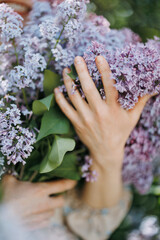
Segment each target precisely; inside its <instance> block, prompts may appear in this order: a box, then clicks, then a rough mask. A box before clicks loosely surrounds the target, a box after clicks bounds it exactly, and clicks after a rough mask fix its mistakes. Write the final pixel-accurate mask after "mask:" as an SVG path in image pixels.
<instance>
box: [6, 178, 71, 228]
mask: <svg viewBox="0 0 160 240" xmlns="http://www.w3.org/2000/svg"><path fill="white" fill-rule="evenodd" d="M75 184H76V182H75V181H72V180H59V181H52V182H44V183H30V182H20V181H18V180H17V179H16V178H15V177H13V176H10V175H7V176H4V177H3V179H2V185H3V188H4V202H5V203H6V204H8V206H9V207H10V208H11V209H13V210H14V212H15V213H16V214H18V216H20V217H21V220H22V222H23V223H24V224H25V225H26V226H27V227H28V228H29V229H36V228H42V227H45V226H47V225H48V224H49V221H50V218H51V217H52V216H53V215H54V210H55V209H56V208H59V207H62V206H63V205H64V198H63V196H62V195H61V196H57V197H50V195H51V194H56V193H61V192H64V191H67V190H70V189H72V188H73V187H74V186H75Z"/></svg>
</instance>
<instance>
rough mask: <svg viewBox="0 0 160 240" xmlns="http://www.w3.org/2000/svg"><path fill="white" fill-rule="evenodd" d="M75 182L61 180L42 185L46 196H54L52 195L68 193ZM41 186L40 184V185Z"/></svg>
mask: <svg viewBox="0 0 160 240" xmlns="http://www.w3.org/2000/svg"><path fill="white" fill-rule="evenodd" d="M76 183H77V182H76V181H73V180H68V179H63V180H57V181H52V182H46V183H43V185H44V188H45V191H46V193H47V194H48V195H51V194H54V193H61V192H65V191H68V190H70V189H72V188H74V187H75V185H76ZM41 184H42V183H41Z"/></svg>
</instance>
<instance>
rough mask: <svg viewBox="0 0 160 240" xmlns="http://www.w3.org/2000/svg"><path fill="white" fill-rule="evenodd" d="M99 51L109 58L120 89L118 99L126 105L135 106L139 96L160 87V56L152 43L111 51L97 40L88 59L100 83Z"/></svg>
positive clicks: (89, 52)
mask: <svg viewBox="0 0 160 240" xmlns="http://www.w3.org/2000/svg"><path fill="white" fill-rule="evenodd" d="M97 55H102V56H104V57H105V58H106V59H107V61H108V63H109V65H110V68H111V71H112V77H113V78H114V79H115V81H116V83H115V87H116V89H117V90H118V92H119V99H118V101H119V103H120V104H121V106H122V107H123V108H124V109H127V110H128V109H131V108H133V107H134V106H135V104H136V102H138V98H139V97H142V96H144V95H147V94H151V95H152V94H155V93H158V92H159V91H160V83H159V76H160V56H159V53H158V51H157V50H156V49H153V47H152V46H150V44H149V43H147V44H145V45H144V44H143V43H137V44H136V45H133V44H129V45H128V46H127V47H125V48H124V49H123V50H119V49H117V50H116V51H115V52H114V54H110V52H108V51H107V50H106V47H105V46H104V45H102V44H99V43H97V42H93V43H92V46H91V47H89V48H88V49H87V51H86V53H85V54H84V59H85V61H86V63H87V66H88V70H89V73H90V75H91V76H92V78H93V81H94V82H95V84H96V86H97V87H99V86H100V84H101V78H100V74H99V72H98V70H97V68H96V65H95V63H94V62H95V57H96V56H97Z"/></svg>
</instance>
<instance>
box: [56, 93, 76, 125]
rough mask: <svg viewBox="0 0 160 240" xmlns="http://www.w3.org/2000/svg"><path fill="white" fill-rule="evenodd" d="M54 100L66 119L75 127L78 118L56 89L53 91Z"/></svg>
mask: <svg viewBox="0 0 160 240" xmlns="http://www.w3.org/2000/svg"><path fill="white" fill-rule="evenodd" d="M54 93H55V99H56V102H57V104H58V105H59V107H60V109H61V110H62V112H63V113H64V114H65V115H66V116H67V118H68V119H69V120H70V121H71V122H72V123H73V125H75V124H76V123H77V122H78V120H79V118H78V114H77V112H76V111H75V110H74V108H73V107H72V106H71V105H70V104H69V103H68V102H67V100H66V99H65V97H64V95H63V94H62V93H61V92H60V90H59V89H58V88H55V89H54Z"/></svg>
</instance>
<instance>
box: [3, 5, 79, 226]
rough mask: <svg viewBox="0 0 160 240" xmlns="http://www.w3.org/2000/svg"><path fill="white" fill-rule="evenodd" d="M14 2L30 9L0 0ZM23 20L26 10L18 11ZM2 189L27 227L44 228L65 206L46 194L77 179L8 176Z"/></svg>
mask: <svg viewBox="0 0 160 240" xmlns="http://www.w3.org/2000/svg"><path fill="white" fill-rule="evenodd" d="M2 2H3V3H8V4H9V3H11V4H12V7H14V5H13V4H14V3H18V4H20V5H21V4H22V5H23V6H27V9H28V10H30V9H31V8H32V4H33V3H32V0H16V1H13V0H6V1H1V0H0V3H2ZM19 14H21V15H22V17H24V18H25V19H26V17H27V15H28V11H27V12H19ZM2 184H3V189H4V194H3V197H4V199H3V200H4V203H6V204H7V205H8V207H9V208H11V209H12V210H14V211H15V213H16V214H18V215H19V216H20V218H21V219H22V222H23V223H24V224H25V225H26V226H27V227H28V228H29V229H31V230H32V229H36V228H43V227H45V226H47V225H48V224H49V221H50V218H51V217H53V215H54V210H55V209H57V208H59V207H63V206H64V203H65V202H64V196H63V195H61V196H59V197H52V198H51V197H49V195H50V194H57V193H61V192H65V191H68V190H70V189H72V188H74V187H75V185H76V182H75V181H72V180H67V179H65V180H60V181H51V182H46V183H30V182H20V181H18V180H17V179H16V178H15V177H13V176H10V175H7V176H5V177H4V178H3V180H2Z"/></svg>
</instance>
